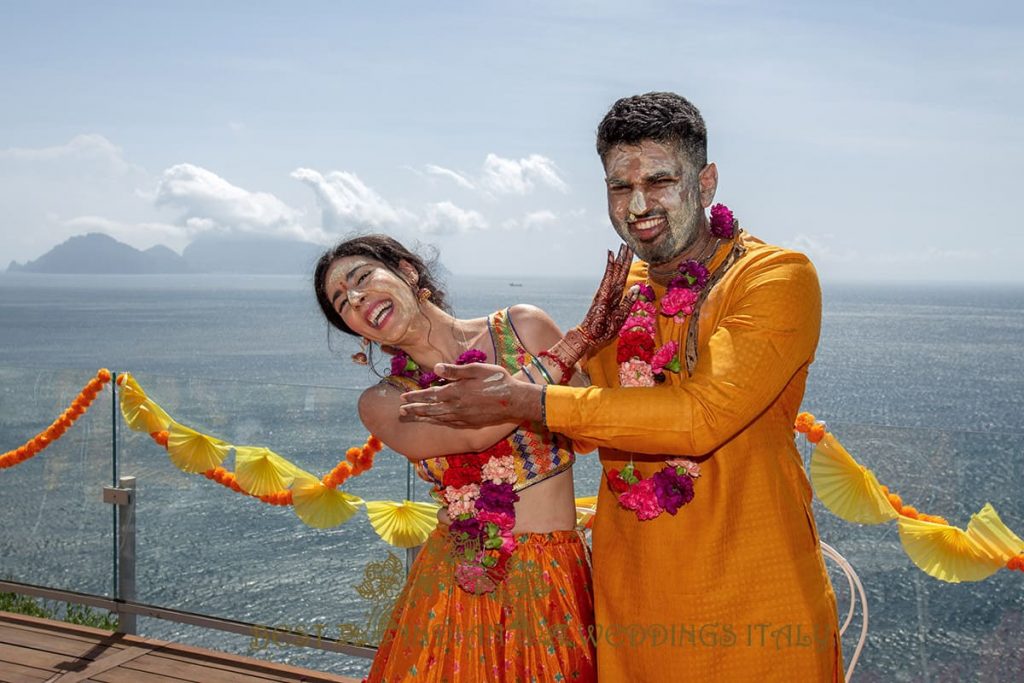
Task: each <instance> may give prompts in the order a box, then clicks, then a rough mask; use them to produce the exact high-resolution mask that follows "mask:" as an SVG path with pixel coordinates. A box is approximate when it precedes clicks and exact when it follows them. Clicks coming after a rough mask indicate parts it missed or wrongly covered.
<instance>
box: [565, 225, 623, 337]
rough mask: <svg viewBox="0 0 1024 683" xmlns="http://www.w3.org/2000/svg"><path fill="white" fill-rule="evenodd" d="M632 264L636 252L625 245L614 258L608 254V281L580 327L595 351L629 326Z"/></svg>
mask: <svg viewBox="0 0 1024 683" xmlns="http://www.w3.org/2000/svg"><path fill="white" fill-rule="evenodd" d="M632 262H633V250H632V249H630V248H629V247H627V246H626V245H624V244H623V245H622V246H620V247H619V253H618V255H617V256H615V257H614V258H613V257H612V252H610V251H609V252H608V265H607V266H605V269H604V277H603V278H601V284H599V285H598V286H597V292H596V293H595V294H594V300H593V301H592V302H591V304H590V310H589V311H587V315H586V316H584V318H583V322H581V323H580V324H579V325H578V326H577V327H578V328H579V331H580V332H582V333H583V334H584V335H585V336H586V337H587V338H588V339H589V340H590V341H591V342H593V346H595V347H597V346H603V345H604V344H606V343H607V342H609V341H611V340H612V339H614V338H615V337H616V336H618V334H619V329H620V328H621V327H622V323H624V322H626V317H627V316H628V315H629V309H630V307H631V306H632V305H633V299H632V297H625V298H623V296H622V291H623V290H624V289H625V287H626V280H627V279H628V278H629V267H630V264H632Z"/></svg>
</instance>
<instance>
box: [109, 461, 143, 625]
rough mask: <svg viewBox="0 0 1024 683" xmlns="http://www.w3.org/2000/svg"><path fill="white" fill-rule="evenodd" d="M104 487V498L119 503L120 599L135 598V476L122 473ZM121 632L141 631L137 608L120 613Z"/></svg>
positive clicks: (131, 599) (118, 573) (118, 575)
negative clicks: (113, 482)
mask: <svg viewBox="0 0 1024 683" xmlns="http://www.w3.org/2000/svg"><path fill="white" fill-rule="evenodd" d="M117 484H118V485H117V486H116V487H115V486H108V487H105V488H104V489H103V502H105V503H110V504H112V505H116V506H117V596H116V597H117V599H118V600H124V601H127V602H134V601H135V495H136V488H135V477H120V478H119V479H118V480H117ZM117 630H118V632H119V633H131V634H136V633H138V626H137V619H136V616H135V613H134V612H122V611H119V612H118V614H117Z"/></svg>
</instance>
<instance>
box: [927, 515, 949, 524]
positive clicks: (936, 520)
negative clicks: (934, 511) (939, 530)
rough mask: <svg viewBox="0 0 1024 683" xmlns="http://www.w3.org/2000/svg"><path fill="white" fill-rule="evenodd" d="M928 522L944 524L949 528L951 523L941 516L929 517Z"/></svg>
mask: <svg viewBox="0 0 1024 683" xmlns="http://www.w3.org/2000/svg"><path fill="white" fill-rule="evenodd" d="M928 521H929V522H931V523H932V524H944V525H945V526H949V521H948V520H947V519H946V518H945V517H942V516H941V515H929V519H928Z"/></svg>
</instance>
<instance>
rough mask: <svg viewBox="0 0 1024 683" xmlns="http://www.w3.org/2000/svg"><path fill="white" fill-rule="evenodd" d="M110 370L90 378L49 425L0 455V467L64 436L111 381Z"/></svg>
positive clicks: (25, 456)
mask: <svg viewBox="0 0 1024 683" xmlns="http://www.w3.org/2000/svg"><path fill="white" fill-rule="evenodd" d="M110 378H111V375H110V371H109V370H107V369H106V368H103V369H101V370H99V371H98V372H97V373H96V376H95V377H94V378H92V379H91V380H89V383H88V384H86V385H85V388H83V389H82V391H80V392H79V393H78V396H76V397H75V400H74V401H72V402H71V405H70V406H68V408H67V410H65V411H64V412H63V413H61V414H60V417H58V418H57V419H56V420H54V421H53V423H52V424H50V426H49V427H47V428H46V429H44V430H43V431H41V432H39V433H38V434H36V435H35V436H34V437H33V438H31V439H29V440H28V441H26V442H25V443H24V444H23V445H21V446H19V447H18V448H15V449H12V450H9V451H7V452H6V453H4V454H3V455H0V469H7V468H8V467H14V466H15V465H20V464H21V463H23V462H25V461H26V460H29V459H31V458H33V457H35V456H36V455H38V454H39V453H41V452H42V451H44V450H45V449H46V448H47V447H48V446H49V445H50V444H52V443H53V442H54V441H56V440H58V439H59V438H60V437H62V436H64V433H65V432H66V431H67V430H68V429H70V428H71V425H73V424H74V423H75V421H76V420H77V419H78V418H80V417H82V415H84V414H85V412H86V411H87V410H89V407H90V406H91V405H92V402H93V401H95V400H96V396H98V395H99V393H100V390H102V389H103V385H105V384H106V383H107V382H109V381H110Z"/></svg>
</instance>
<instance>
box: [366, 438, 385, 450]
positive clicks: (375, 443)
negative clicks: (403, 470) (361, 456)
mask: <svg viewBox="0 0 1024 683" xmlns="http://www.w3.org/2000/svg"><path fill="white" fill-rule="evenodd" d="M366 445H367V446H369V447H370V448H372V449H373V450H375V451H379V450H380V449H382V448H384V442H382V441H381V440H380V439H378V438H377V437H375V436H374V435H373V434H370V438H369V439H367V440H366Z"/></svg>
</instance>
